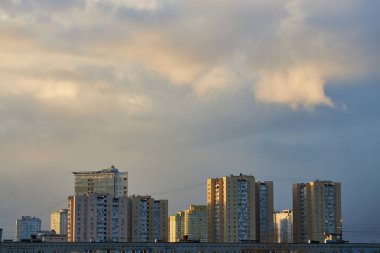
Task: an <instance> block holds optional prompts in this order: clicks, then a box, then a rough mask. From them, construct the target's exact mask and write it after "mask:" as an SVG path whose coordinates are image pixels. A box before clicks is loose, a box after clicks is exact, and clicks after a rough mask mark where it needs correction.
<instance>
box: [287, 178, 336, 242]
mask: <svg viewBox="0 0 380 253" xmlns="http://www.w3.org/2000/svg"><path fill="white" fill-rule="evenodd" d="M293 211H294V216H293V217H294V218H293V240H294V242H295V243H304V242H308V241H317V242H324V240H325V239H326V237H327V236H328V235H331V234H337V235H341V234H342V215H341V185H340V183H337V182H332V181H319V180H317V181H314V182H309V183H301V184H293Z"/></svg>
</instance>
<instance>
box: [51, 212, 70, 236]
mask: <svg viewBox="0 0 380 253" xmlns="http://www.w3.org/2000/svg"><path fill="white" fill-rule="evenodd" d="M67 214H68V209H60V210H58V211H55V212H52V213H51V215H50V230H54V231H55V232H56V234H57V235H67V226H68V220H67Z"/></svg>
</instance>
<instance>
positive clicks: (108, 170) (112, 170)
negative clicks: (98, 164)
mask: <svg viewBox="0 0 380 253" xmlns="http://www.w3.org/2000/svg"><path fill="white" fill-rule="evenodd" d="M109 173H111V174H116V173H119V170H118V169H117V168H116V167H115V166H113V165H112V166H111V167H110V168H108V169H102V170H98V171H79V172H73V174H74V175H77V174H78V175H80V174H109Z"/></svg>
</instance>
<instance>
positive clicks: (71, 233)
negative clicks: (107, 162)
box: [68, 193, 128, 242]
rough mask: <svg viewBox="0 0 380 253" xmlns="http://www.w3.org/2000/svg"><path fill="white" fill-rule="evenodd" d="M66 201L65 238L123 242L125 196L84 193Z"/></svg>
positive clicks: (125, 233)
mask: <svg viewBox="0 0 380 253" xmlns="http://www.w3.org/2000/svg"><path fill="white" fill-rule="evenodd" d="M68 202H69V203H68V207H69V208H68V241H69V242H127V238H128V219H127V218H128V216H127V211H128V198H127V197H119V198H114V197H112V196H111V195H109V194H99V193H87V194H86V195H75V196H70V197H69V199H68Z"/></svg>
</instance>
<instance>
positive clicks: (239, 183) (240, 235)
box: [5, 165, 344, 243]
mask: <svg viewBox="0 0 380 253" xmlns="http://www.w3.org/2000/svg"><path fill="white" fill-rule="evenodd" d="M73 174H74V176H75V180H74V181H75V183H74V185H75V187H74V195H73V196H68V203H67V206H66V207H67V209H60V210H58V211H55V210H51V211H50V214H51V215H50V229H51V230H52V231H53V230H55V231H54V234H57V235H58V236H63V237H66V240H68V241H69V242H77V241H96V242H105V241H120V242H127V241H132V242H138V241H141V242H147V241H154V240H159V241H171V242H174V241H177V240H181V239H182V236H185V235H186V237H187V236H188V237H189V240H194V238H193V236H196V235H195V234H194V233H198V235H197V238H199V236H200V233H202V235H203V236H204V235H205V234H208V235H207V236H206V238H207V237H208V239H205V238H203V239H202V240H200V241H202V242H204V241H209V242H237V241H240V240H254V241H259V242H264V243H272V242H277V239H275V238H276V237H275V236H276V233H275V231H274V225H275V223H276V222H277V221H276V213H277V212H276V211H275V209H274V202H273V199H274V196H273V181H264V182H262V181H255V180H256V179H255V177H254V176H252V175H243V174H242V173H240V175H236V176H235V175H232V174H231V175H229V176H224V177H222V178H208V179H207V205H194V203H190V209H189V210H185V211H178V210H177V211H176V214H175V215H174V217H176V215H178V214H181V213H182V215H184V217H183V220H182V221H179V220H177V218H175V221H174V220H172V217H173V216H172V215H170V213H169V212H168V210H169V206H168V200H155V199H153V198H152V197H151V196H150V195H145V196H141V195H135V194H133V195H130V196H128V195H127V189H128V178H127V175H128V172H126V171H119V170H118V168H116V167H115V166H114V165H111V167H109V168H107V169H101V170H93V171H81V172H74V173H73ZM307 185H311V189H309V188H308V190H307V194H308V195H305V196H304V195H302V194H301V195H302V196H304V197H303V198H304V201H305V200H308V202H307V205H306V206H305V207H307V209H306V210H307V211H305V213H301V212H300V209H299V208H300V206H299V205H300V204H301V208H302V210H303V208H304V207H302V206H304V204H302V203H303V202H302V203H301V202H300V196H301V195H300V194H299V189H298V188H299V187H301V188H303V187H306V186H307ZM334 185H335V186H334ZM332 187H334V189H335V187H338V188H337V189H338V190H333V188H332ZM324 188H326V190H325V189H324ZM179 190H186V188H184V189H179ZM304 192H306V188H305V189H304ZM303 194H305V193H303ZM309 194H311V195H309ZM116 195H118V196H116ZM340 195H341V192H340V183H338V182H332V181H320V180H319V179H317V180H316V181H313V182H308V183H297V184H293V208H294V209H293V211H294V210H296V212H295V213H296V214H297V216H299V218H301V216H302V217H308V218H307V224H308V225H307V227H309V226H310V229H312V230H311V231H316V230H315V229H318V231H320V229H322V230H321V231H324V232H321V233H318V235H317V234H316V232H311V234H310V233H309V232H310V231H309V230H308V231H309V232H308V233H309V234H308V235H307V237H305V239H302V241H301V239H297V240H296V241H295V242H306V241H308V240H312V241H320V242H323V241H324V240H325V238H326V234H325V233H327V235H340V236H341V235H342V219H341V198H340ZM306 196H307V197H306ZM325 198H326V199H325ZM318 199H319V200H318ZM320 201H322V202H320ZM324 201H326V202H324ZM296 203H297V204H296ZM99 206H100V207H99ZM223 206H224V207H223ZM235 206H236V209H235ZM237 206H239V207H237ZM66 207H65V208H66ZM95 207H98V209H99V208H100V209H99V210H97V209H96V208H95ZM94 208H95V209H94ZM197 208H200V209H197ZM224 208H226V209H224ZM308 208H311V209H310V210H309V209H308ZM325 208H327V209H326V210H325ZM334 208H336V209H334ZM223 209H224V211H223ZM149 210H150V211H149ZM195 210H197V211H201V210H203V212H205V214H201V215H200V216H198V215H199V214H196V212H195V213H194V215H195V216H194V218H195V217H197V218H196V219H198V218H200V219H201V220H202V219H203V222H200V223H199V221H196V219H195V220H192V221H190V220H189V219H190V218H189V217H190V216H189V213H191V212H192V211H195ZM293 211H292V212H293ZM224 212H225V214H223V213H224ZM315 212H316V213H317V214H318V212H320V213H321V214H323V215H325V216H326V217H327V218H329V219H330V218H332V219H333V220H329V221H326V222H328V225H326V227H325V225H324V223H325V221H324V220H320V219H319V218H318V217H319V216H315V214H314V215H309V214H310V213H315ZM108 213H109V214H111V213H112V216H107V214H108ZM143 213H145V216H144V214H143ZM62 214H64V215H63V216H62ZM305 214H306V216H304V215H305ZM141 215H142V216H141ZM331 215H332V216H331ZM24 217H26V218H30V217H31V216H22V220H24ZM53 217H54V218H53ZM94 217H97V218H94ZM107 217H108V218H107ZM205 217H208V218H207V221H205V220H204V219H205ZM194 218H192V219H194ZM296 218H297V217H296ZM299 218H297V219H296V220H295V221H297V222H300V221H298V219H299ZM33 219H37V220H39V229H36V228H34V233H35V234H37V232H38V233H40V231H42V232H43V233H45V232H46V231H50V230H44V229H43V228H42V227H41V219H39V217H33ZM314 219H316V220H314ZM95 220H98V221H99V220H101V221H102V222H100V223H99V224H97V223H94V221H95ZM103 220H104V221H107V222H106V223H103ZM149 220H150V222H149ZM233 220H239V222H238V223H236V224H235V223H234V222H232V221H233ZM111 221H112V223H111ZM147 221H148V222H147ZM173 221H174V222H175V224H176V223H178V222H179V224H181V225H180V226H181V227H182V228H181V229H182V232H180V231H177V230H178V229H179V228H174V227H176V226H178V225H174V227H173V224H172V222H173ZM295 221H292V223H293V222H295ZM18 222H19V220H17V222H16V223H17V226H16V231H17V234H16V240H20V239H17V238H19V236H18V233H19V225H18ZM61 222H63V223H64V224H66V225H65V226H66V227H62V225H59V224H60V223H61ZM114 222H116V223H114ZM204 222H206V224H207V225H206V224H204ZM202 223H203V225H201V224H202ZM320 223H322V224H320ZM115 224H118V225H115ZM190 224H192V225H190ZM195 224H197V225H195ZM305 224H306V223H305ZM316 225H317V226H319V227H315V228H314V227H313V226H316ZM99 226H101V227H102V229H101V231H100V232H101V233H100V234H99V231H97V229H98V227H99ZM114 226H115V227H114ZM189 226H190V227H189ZM334 226H339V227H338V228H335V229H337V230H335V229H334ZM26 227H27V230H29V229H30V227H29V225H28V226H26ZM120 227H122V228H120ZM116 228H118V229H116ZM169 228H170V229H173V228H174V230H175V232H173V231H171V230H170V233H169ZM227 228H228V229H227ZM235 229H237V230H236V231H234V232H233V230H235ZM331 229H332V230H331ZM140 230H141V231H146V232H144V233H143V232H139V231H140ZM330 230H331V231H330ZM105 231H107V234H106V232H105ZM191 231H193V232H191ZM201 231H202V232H201ZM294 231H297V230H294ZM27 233H30V232H27ZM103 233H104V234H103ZM173 233H175V234H174V237H176V238H177V240H176V239H173V238H174V237H173ZM177 233H179V234H177ZM296 234H297V233H295V234H294V236H296ZM141 236H142V237H141ZM314 236H316V238H314ZM343 238H344V237H343ZM5 239H10V238H5ZM24 239H26V237H24ZM62 239H63V240H64V238H62ZM62 239H58V240H62Z"/></svg>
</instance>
